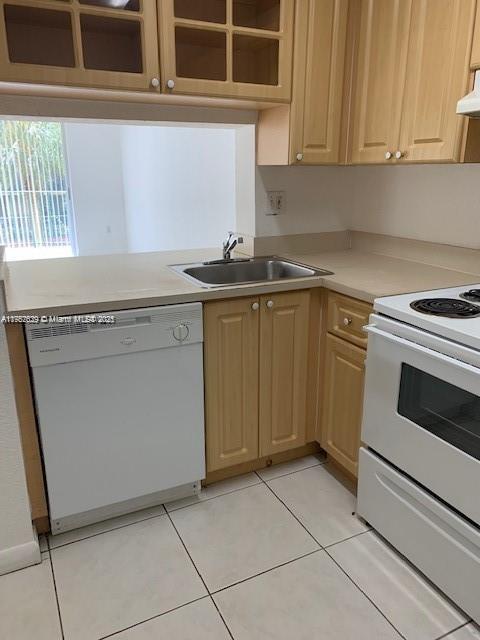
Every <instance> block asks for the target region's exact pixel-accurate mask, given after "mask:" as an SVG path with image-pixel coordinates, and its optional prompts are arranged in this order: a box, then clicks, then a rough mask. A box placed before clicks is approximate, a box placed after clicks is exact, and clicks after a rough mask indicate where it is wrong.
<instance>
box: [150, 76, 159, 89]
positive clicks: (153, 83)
mask: <svg viewBox="0 0 480 640" xmlns="http://www.w3.org/2000/svg"><path fill="white" fill-rule="evenodd" d="M150 85H151V86H152V87H153V88H154V89H158V87H159V86H160V80H159V79H158V78H152V79H151V80H150Z"/></svg>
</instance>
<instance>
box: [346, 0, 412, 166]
mask: <svg viewBox="0 0 480 640" xmlns="http://www.w3.org/2000/svg"><path fill="white" fill-rule="evenodd" d="M410 12H411V0H362V1H361V12H360V16H359V20H360V22H359V36H358V38H359V44H358V51H357V62H356V64H357V70H356V74H355V78H354V83H355V91H354V98H353V112H352V117H351V121H352V143H351V144H352V146H351V154H350V160H351V162H353V163H358V164H363V163H369V162H382V161H384V160H386V158H387V157H388V154H392V152H395V150H396V149H397V148H398V138H399V134H400V118H401V110H402V92H403V84H404V78H405V60H406V56H407V44H408V30H409V25H410Z"/></svg>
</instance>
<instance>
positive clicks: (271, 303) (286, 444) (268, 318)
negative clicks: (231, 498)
mask: <svg viewBox="0 0 480 640" xmlns="http://www.w3.org/2000/svg"><path fill="white" fill-rule="evenodd" d="M309 305H310V292H309V291H295V292H287V293H278V294H272V295H266V296H261V297H252V298H243V299H240V300H232V301H230V300H226V301H224V300H222V301H219V302H209V303H206V304H205V306H204V328H205V345H204V347H205V400H206V439H207V471H208V472H212V471H217V470H219V469H224V468H226V467H231V466H234V465H237V464H240V463H243V462H248V461H251V460H255V459H257V458H259V457H264V456H267V455H271V454H272V455H273V454H276V453H280V452H284V451H287V450H289V449H295V448H298V447H301V446H302V445H304V444H305V441H306V400H307V394H306V390H307V373H308V335H309V334H308V332H309Z"/></svg>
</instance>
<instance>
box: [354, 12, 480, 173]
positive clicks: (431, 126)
mask: <svg viewBox="0 0 480 640" xmlns="http://www.w3.org/2000/svg"><path fill="white" fill-rule="evenodd" d="M475 6H476V0H361V19H360V24H359V39H358V40H359V44H358V51H357V71H356V74H355V79H354V84H355V86H354V100H353V105H354V106H353V111H352V114H351V123H352V124H351V127H352V135H351V147H350V154H349V155H350V160H351V162H352V163H354V164H360V163H390V164H392V163H397V162H398V163H405V162H458V161H461V160H463V159H464V157H463V150H464V147H463V145H464V134H465V127H467V126H468V123H467V121H466V120H465V119H464V118H462V117H460V116H457V115H456V103H457V101H458V100H459V99H460V98H461V97H462V96H463V95H464V94H465V93H466V92H467V90H468V87H469V82H470V72H469V61H470V54H471V47H472V37H473V26H474V20H475Z"/></svg>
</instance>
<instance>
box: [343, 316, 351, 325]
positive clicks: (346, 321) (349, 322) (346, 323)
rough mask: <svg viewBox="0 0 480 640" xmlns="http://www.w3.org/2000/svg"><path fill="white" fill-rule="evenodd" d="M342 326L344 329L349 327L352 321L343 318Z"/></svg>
mask: <svg viewBox="0 0 480 640" xmlns="http://www.w3.org/2000/svg"><path fill="white" fill-rule="evenodd" d="M343 324H344V325H345V326H346V327H349V326H350V325H351V324H352V319H351V318H347V317H345V318H344V319H343Z"/></svg>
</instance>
